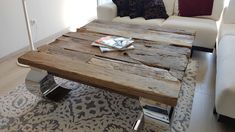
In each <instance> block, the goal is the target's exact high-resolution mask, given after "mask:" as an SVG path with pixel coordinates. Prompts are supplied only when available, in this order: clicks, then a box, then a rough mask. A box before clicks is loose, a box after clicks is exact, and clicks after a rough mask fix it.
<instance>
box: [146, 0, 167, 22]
mask: <svg viewBox="0 0 235 132" xmlns="http://www.w3.org/2000/svg"><path fill="white" fill-rule="evenodd" d="M143 17H144V18H145V19H146V20H148V19H155V18H163V19H166V18H168V17H169V16H168V15H167V13H166V8H165V5H164V2H163V1H162V0H144V15H143Z"/></svg>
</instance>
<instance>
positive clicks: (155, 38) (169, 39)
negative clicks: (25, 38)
mask: <svg viewBox="0 0 235 132" xmlns="http://www.w3.org/2000/svg"><path fill="white" fill-rule="evenodd" d="M107 35H115V36H124V37H131V38H133V39H134V43H133V45H134V46H135V49H134V50H126V51H117V52H107V53H101V52H100V50H99V48H97V47H92V46H91V43H92V42H93V41H95V40H97V39H99V38H101V37H104V36H107ZM193 41H194V33H193V32H185V31H181V30H172V29H164V28H159V27H152V26H140V25H130V24H121V23H114V22H100V21H93V22H91V23H89V24H87V25H85V26H84V27H82V28H80V29H78V30H77V32H70V33H67V34H65V35H63V36H61V37H59V38H58V39H56V40H55V41H54V42H52V43H50V44H49V45H44V46H41V47H39V48H38V51H30V52H27V53H26V54H24V55H23V56H21V57H20V58H18V60H19V62H20V63H22V64H26V65H29V66H31V67H32V70H31V71H30V72H29V74H28V76H27V78H26V82H27V83H26V86H27V84H28V89H29V90H30V91H31V92H32V93H34V94H36V95H39V96H43V95H46V94H47V93H49V92H51V91H53V90H54V89H55V88H57V87H58V84H56V83H55V81H54V79H53V76H54V75H55V76H59V77H62V78H65V79H69V80H73V81H77V82H81V83H85V84H88V85H92V86H97V87H99V88H104V89H107V90H111V91H114V92H118V93H121V94H124V95H129V96H132V97H137V98H140V97H141V98H145V99H148V100H152V101H156V102H159V103H161V104H165V105H168V106H171V107H174V106H176V104H177V99H178V95H179V91H180V88H181V83H182V78H183V76H184V73H185V70H186V67H187V65H188V63H189V59H190V55H191V47H192V43H193ZM137 124H139V123H137ZM135 129H136V128H135Z"/></svg>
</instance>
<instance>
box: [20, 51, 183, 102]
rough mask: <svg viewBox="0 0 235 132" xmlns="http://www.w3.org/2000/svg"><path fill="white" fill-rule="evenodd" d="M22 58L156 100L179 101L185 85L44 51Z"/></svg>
mask: <svg viewBox="0 0 235 132" xmlns="http://www.w3.org/2000/svg"><path fill="white" fill-rule="evenodd" d="M19 62H20V63H24V64H27V65H30V66H33V67H37V68H40V69H43V70H47V71H50V73H52V74H54V75H57V76H59V77H63V78H67V79H70V80H73V81H78V82H82V83H85V84H91V85H95V86H100V87H105V88H108V89H111V90H114V91H118V92H123V93H131V94H132V95H135V96H141V97H145V98H150V99H153V100H156V101H158V100H160V101H161V102H162V103H164V104H168V105H171V106H175V105H176V102H177V98H178V92H179V90H180V86H181V85H180V82H179V81H172V82H169V81H164V80H160V79H159V80H158V79H154V78H150V77H143V76H138V75H136V74H129V73H126V72H122V71H120V70H111V69H110V68H106V67H100V66H96V65H91V64H88V63H84V62H83V61H78V60H77V61H74V60H73V59H72V58H71V57H65V56H59V55H53V54H47V53H44V52H28V53H26V54H25V55H23V56H21V57H20V58H19Z"/></svg>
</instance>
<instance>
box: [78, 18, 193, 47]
mask: <svg viewBox="0 0 235 132" xmlns="http://www.w3.org/2000/svg"><path fill="white" fill-rule="evenodd" d="M124 25H126V26H124ZM141 27H142V26H139V25H138V26H137V25H130V24H129V25H128V24H120V23H115V22H112V23H111V24H108V23H105V24H104V23H100V22H99V21H94V22H91V23H89V24H87V25H86V26H84V27H83V29H81V30H87V31H92V32H99V33H103V34H113V35H118V36H126V37H131V38H137V39H145V40H151V41H161V42H167V43H170V44H172V45H180V46H184V47H192V43H193V41H194V34H193V33H189V34H183V33H175V32H171V31H170V30H169V31H165V30H162V31H161V30H150V29H148V28H141ZM145 27H148V26H145Z"/></svg>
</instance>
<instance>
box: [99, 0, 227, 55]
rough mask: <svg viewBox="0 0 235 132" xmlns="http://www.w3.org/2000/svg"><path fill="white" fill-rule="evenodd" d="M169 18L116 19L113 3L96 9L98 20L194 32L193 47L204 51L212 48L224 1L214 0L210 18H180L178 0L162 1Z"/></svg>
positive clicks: (115, 9) (115, 8)
mask: <svg viewBox="0 0 235 132" xmlns="http://www.w3.org/2000/svg"><path fill="white" fill-rule="evenodd" d="M163 1H164V4H165V7H166V11H167V14H168V15H169V18H168V19H166V20H164V19H151V20H145V19H144V18H142V17H138V18H135V19H130V17H117V7H116V5H115V4H114V3H113V2H110V3H106V4H103V5H100V6H98V7H97V17H98V20H102V21H115V22H123V23H132V24H144V25H146V24H147V25H151V26H162V27H167V28H176V29H183V30H187V29H190V30H193V31H196V38H195V42H194V44H193V46H196V47H203V48H205V49H209V51H212V50H211V49H213V48H214V46H215V42H216V37H217V31H218V28H217V24H216V22H217V21H218V20H219V18H220V16H221V12H222V10H223V3H224V0H214V5H213V11H212V15H211V16H200V17H181V16H178V15H177V14H178V0H163Z"/></svg>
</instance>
